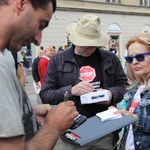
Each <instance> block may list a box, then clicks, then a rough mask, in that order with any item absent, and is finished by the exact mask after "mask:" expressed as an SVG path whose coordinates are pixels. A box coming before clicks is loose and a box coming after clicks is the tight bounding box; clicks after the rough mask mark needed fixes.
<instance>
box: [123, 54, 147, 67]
mask: <svg viewBox="0 0 150 150" xmlns="http://www.w3.org/2000/svg"><path fill="white" fill-rule="evenodd" d="M146 55H150V52H147V53H140V54H137V55H134V56H126V57H124V58H125V60H126V62H127V63H128V64H132V62H133V59H134V58H135V59H136V60H137V61H138V62H142V61H144V60H145V56H146Z"/></svg>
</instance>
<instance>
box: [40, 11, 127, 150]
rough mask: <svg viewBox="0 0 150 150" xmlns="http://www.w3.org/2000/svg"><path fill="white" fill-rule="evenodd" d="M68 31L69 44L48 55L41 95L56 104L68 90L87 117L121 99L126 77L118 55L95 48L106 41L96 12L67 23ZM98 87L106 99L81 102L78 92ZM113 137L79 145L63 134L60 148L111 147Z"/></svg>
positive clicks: (45, 99) (105, 149) (43, 99)
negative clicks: (105, 94) (73, 22)
mask: <svg viewBox="0 0 150 150" xmlns="http://www.w3.org/2000/svg"><path fill="white" fill-rule="evenodd" d="M67 31H68V37H69V39H70V41H71V42H72V46H71V48H69V49H68V50H66V51H63V52H60V53H57V54H56V55H54V56H53V57H52V58H51V63H49V65H48V67H47V71H46V74H45V80H44V84H43V87H42V89H41V92H40V96H41V99H42V101H43V103H49V104H59V103H60V102H62V101H63V100H64V99H63V96H64V93H65V91H68V94H69V99H71V100H72V101H74V102H75V105H76V107H77V110H78V111H79V113H80V114H82V115H85V116H86V117H88V118H89V117H92V116H94V115H95V114H96V113H98V112H101V111H104V110H107V109H108V107H109V106H110V105H113V106H116V104H117V103H118V102H120V101H121V100H122V98H123V95H124V93H125V92H126V90H125V85H126V84H127V79H126V76H125V74H124V71H123V69H122V67H121V64H120V61H119V59H118V58H117V57H116V56H115V55H114V54H113V53H111V52H109V51H107V50H102V49H99V48H98V47H99V46H105V45H106V44H107V42H108V41H109V39H108V36H107V35H104V34H102V33H101V30H100V18H99V17H98V16H96V15H94V14H87V15H84V16H82V17H81V18H80V19H79V20H78V21H77V23H76V24H73V25H70V26H68V27H67ZM98 90H107V92H108V93H109V99H106V101H105V102H101V103H93V104H84V105H82V104H81V102H80V96H81V95H83V94H86V93H89V92H94V91H98ZM60 115H61V114H60ZM115 138H116V139H114V136H113V135H112V134H109V135H106V136H104V137H103V138H100V139H98V140H96V141H94V142H92V143H90V144H88V145H86V146H83V147H79V146H77V145H74V144H71V143H69V142H68V141H66V140H65V139H64V137H62V140H63V149H64V150H76V149H77V150H81V149H84V150H90V149H94V150H96V149H97V150H98V149H99V150H100V149H101V150H102V149H103V150H112V149H113V146H114V144H116V141H117V140H118V139H117V135H116V136H115Z"/></svg>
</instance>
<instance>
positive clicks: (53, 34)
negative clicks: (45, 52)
mask: <svg viewBox="0 0 150 150" xmlns="http://www.w3.org/2000/svg"><path fill="white" fill-rule="evenodd" d="M88 13H93V14H96V15H98V16H99V17H100V20H101V31H102V32H104V33H108V34H109V36H110V41H114V40H115V41H116V42H117V46H118V53H117V54H118V57H120V58H122V57H123V54H124V51H125V44H126V43H127V41H128V40H129V38H131V37H132V36H134V35H137V34H140V33H147V34H148V33H149V34H150V0H130V1H129V0H57V11H56V12H55V14H54V15H53V17H52V19H51V21H50V24H49V27H48V28H46V29H45V30H44V32H43V37H42V43H41V45H43V46H44V45H47V44H51V45H54V46H55V47H56V49H58V47H59V46H64V45H66V44H68V42H69V41H68V38H67V34H66V25H68V24H70V23H71V22H74V21H77V19H78V18H79V17H81V16H82V15H85V14H88ZM31 47H32V48H33V49H31V50H33V51H34V53H32V54H33V55H34V56H36V51H37V50H38V47H35V46H31ZM107 48H108V49H109V48H110V47H109V45H107Z"/></svg>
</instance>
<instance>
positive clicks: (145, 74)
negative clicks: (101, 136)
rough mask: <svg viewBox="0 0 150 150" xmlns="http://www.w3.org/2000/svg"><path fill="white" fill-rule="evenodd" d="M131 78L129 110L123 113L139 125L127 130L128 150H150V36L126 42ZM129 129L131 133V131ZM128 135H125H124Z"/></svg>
mask: <svg viewBox="0 0 150 150" xmlns="http://www.w3.org/2000/svg"><path fill="white" fill-rule="evenodd" d="M126 46H127V50H128V55H127V56H126V57H125V59H126V62H127V64H128V67H127V69H128V75H129V78H130V79H131V81H132V84H131V85H130V86H129V87H128V88H127V89H128V92H127V93H126V94H125V95H124V100H125V101H126V110H119V111H118V112H117V113H122V114H125V115H129V116H132V117H135V118H138V119H139V120H138V122H136V123H135V124H134V125H130V126H128V127H127V128H126V131H129V132H128V135H127V138H126V143H125V148H124V149H125V150H149V149H150V35H149V34H141V35H139V36H134V37H132V38H131V39H130V40H129V41H128V43H127V45H126ZM128 129H130V130H128ZM124 135H125V134H124Z"/></svg>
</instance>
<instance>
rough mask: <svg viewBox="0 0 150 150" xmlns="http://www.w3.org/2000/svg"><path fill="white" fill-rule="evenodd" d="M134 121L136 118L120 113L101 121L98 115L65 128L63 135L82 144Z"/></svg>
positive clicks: (72, 141) (75, 142)
mask: <svg viewBox="0 0 150 150" xmlns="http://www.w3.org/2000/svg"><path fill="white" fill-rule="evenodd" d="M136 121H138V118H133V117H130V116H126V115H122V118H118V119H114V120H109V121H105V122H102V121H101V119H100V118H99V117H97V116H94V117H91V118H89V119H87V121H85V122H84V123H83V124H82V125H81V126H79V127H78V128H76V129H74V130H71V129H69V130H67V131H66V133H65V134H64V135H63V137H64V136H65V137H66V138H67V139H69V140H70V142H71V143H74V144H77V145H79V146H84V145H86V144H88V143H90V142H93V141H94V140H97V139H99V138H101V137H103V136H105V135H107V134H109V133H112V132H114V131H116V130H118V129H121V128H122V127H125V126H127V125H129V124H131V123H134V122H136Z"/></svg>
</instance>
